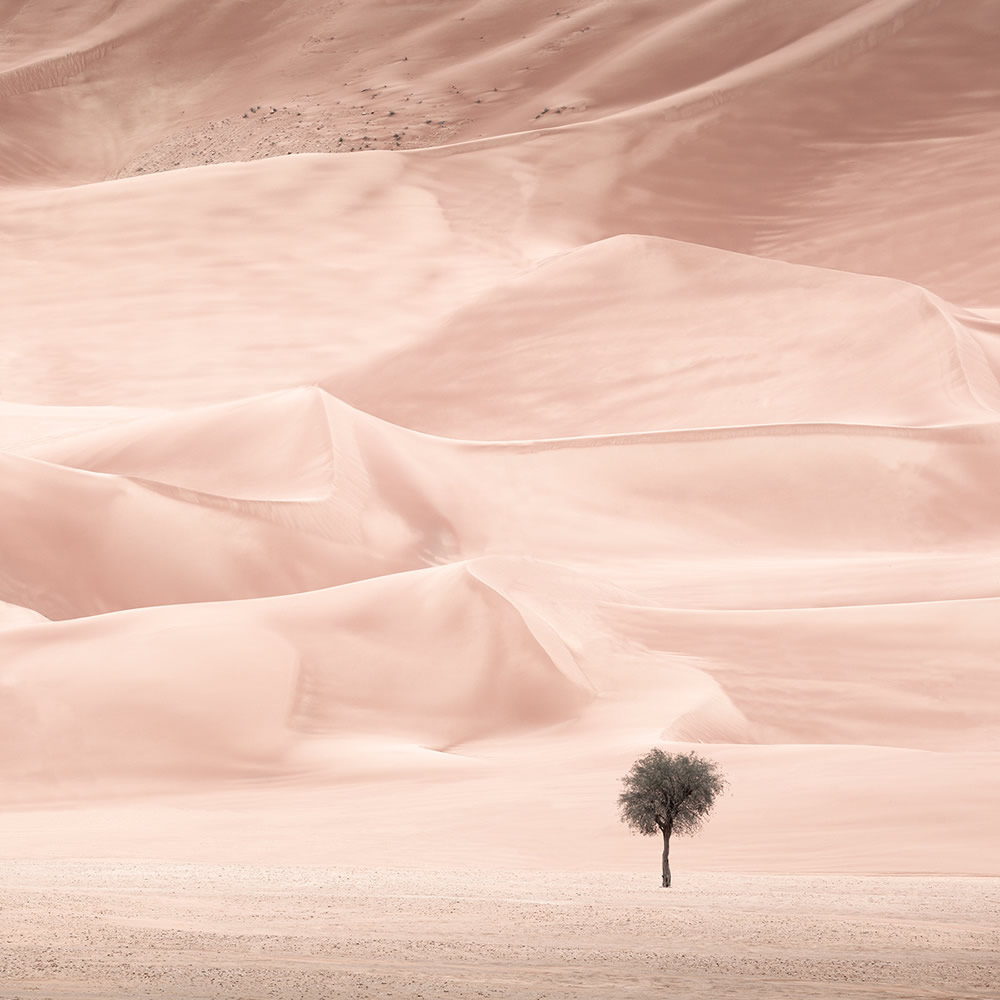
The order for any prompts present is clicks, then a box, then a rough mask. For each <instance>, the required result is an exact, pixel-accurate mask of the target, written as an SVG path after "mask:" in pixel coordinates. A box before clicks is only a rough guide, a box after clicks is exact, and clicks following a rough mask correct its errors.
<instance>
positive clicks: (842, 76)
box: [0, 0, 1000, 875]
mask: <svg viewBox="0 0 1000 1000" xmlns="http://www.w3.org/2000/svg"><path fill="white" fill-rule="evenodd" d="M998 50H1000V10H998V6H997V3H996V0H963V2H962V3H941V2H933V0H801V2H798V3H787V2H779V0H657V2H652V0H616V2H615V3H605V2H599V0H569V2H567V3H565V4H558V3H553V4H551V5H546V6H544V7H542V6H540V5H537V4H524V3H515V2H513V0H491V2H488V3H475V4H473V3H464V2H457V0H439V2H437V3H434V4H429V5H428V4H414V3H402V2H386V3H380V4H372V3H370V2H365V0H341V2H337V3H333V2H330V3H319V4H313V5H301V4H296V3H291V2H288V0H281V2H264V0H217V2H213V3H211V4H205V3H195V2H190V0H156V2H150V0H125V2H121V3H106V2H103V0H82V2H77V3H74V4H70V5H66V4H57V3H54V2H49V0H45V2H42V3H26V4H19V5H13V6H9V9H7V10H6V11H5V12H0V120H2V121H3V128H2V129H0V214H2V218H3V232H4V238H3V240H2V241H0V301H2V303H3V307H2V315H3V321H2V323H0V807H2V808H3V809H4V810H5V817H4V821H3V822H4V824H5V829H6V830H7V831H8V834H6V835H5V838H6V839H5V841H4V844H5V847H4V848H3V853H4V854H5V855H10V856H18V857H30V856H33V855H44V856H67V857H79V856H88V855H90V854H95V853H96V854H99V855H101V856H109V857H134V856H143V852H147V853H149V852H151V853H152V854H153V855H155V856H157V857H170V858H185V859H186V858H192V857H195V858H197V857H199V854H198V851H199V850H200V849H201V848H199V846H198V845H199V844H200V845H204V844H206V843H211V844H214V845H216V846H213V847H211V848H210V851H211V852H214V853H213V859H214V860H220V859H221V860H227V861H235V862H238V861H240V860H241V859H243V858H252V859H255V860H260V858H261V857H262V852H263V853H264V854H268V852H270V854H268V858H269V860H271V861H274V862H275V863H284V861H285V860H287V857H288V853H289V852H294V851H300V852H301V858H302V859H303V860H304V861H307V862H309V863H312V862H318V861H320V860H323V853H324V850H325V847H324V845H325V844H326V843H327V841H326V839H325V838H326V837H327V836H329V837H330V838H331V842H335V843H336V844H337V850H338V852H340V854H339V857H338V860H342V861H343V860H345V859H346V863H365V864H367V863H372V861H373V859H376V860H378V850H377V849H376V847H375V846H374V845H373V843H372V841H371V830H372V829H373V828H375V827H384V826H390V827H393V828H394V829H396V830H397V831H399V830H405V831H406V835H405V837H404V839H405V844H400V845H399V847H400V850H401V851H402V852H403V854H404V858H405V859H409V860H411V861H413V862H414V863H433V864H439V865H440V864H447V863H450V862H451V861H452V860H454V859H455V858H461V859H462V861H463V863H474V864H478V863H479V862H480V861H481V860H482V859H481V858H479V859H478V860H477V855H479V854H480V852H482V854H484V855H485V856H486V857H487V858H492V859H493V862H491V863H496V864H501V863H517V864H527V865H529V866H540V867H546V866H548V867H557V868H558V867H565V866H566V865H575V866H577V867H580V868H594V869H606V870H614V869H620V868H623V867H624V868H629V869H637V868H638V867H640V866H641V865H644V864H646V854H647V853H648V844H647V845H643V844H641V843H637V842H636V841H634V840H632V839H630V837H629V835H628V833H627V832H626V831H625V830H624V829H623V828H621V827H620V825H619V824H618V823H617V820H616V815H615V797H616V794H617V790H618V789H617V779H618V778H619V777H620V775H621V774H623V773H624V771H625V770H626V769H627V767H628V766H629V764H630V762H631V761H632V759H633V758H634V757H635V756H636V755H637V754H638V753H639V752H641V751H644V750H646V749H648V748H649V746H651V745H653V744H654V743H657V742H664V744H665V745H673V746H677V747H687V746H691V745H697V746H699V747H700V749H701V750H702V751H704V752H705V753H708V754H710V755H712V756H715V757H717V758H718V759H719V760H720V761H721V762H722V763H723V766H724V769H725V770H726V772H727V773H728V775H729V777H730V781H731V785H732V794H731V795H729V796H727V797H726V798H725V799H724V800H723V801H722V802H721V804H720V806H719V808H718V810H717V813H716V815H715V816H714V817H713V819H712V821H711V823H710V824H709V825H708V827H707V828H706V830H705V833H704V834H703V836H702V837H700V838H699V840H698V841H697V843H695V844H692V845H691V846H690V847H687V848H685V850H686V851H688V852H689V853H688V855H687V857H688V858H689V859H690V863H692V864H697V865H700V866H701V867H703V868H706V869H711V868H713V867H715V868H719V869H728V870H743V871H746V870H753V871H770V872H801V871H843V872H854V873H872V872H879V873H884V872H911V873H939V874H955V873H962V874H973V875H1000V862H998V860H997V852H996V849H995V843H994V841H995V824H994V822H993V821H994V820H995V813H996V809H997V803H998V802H1000V715H998V712H997V704H998V703H1000V506H998V504H997V497H998V495H1000V210H998V208H1000V202H998V196H997V180H996V174H997V170H996V164H997V163H998V162H1000V59H998V58H997V52H998ZM390 801H391V802H392V803H393V805H392V806H391V807H390V805H389V802H390ZM175 809H176V810H177V812H176V813H174V812H172V810H175ZM165 816H167V817H172V820H171V821H170V822H168V821H167V820H165V819H164V817H165ZM400 816H404V817H405V820H400V818H399V817H400ZM570 817H572V826H573V831H574V832H573V838H572V839H573V843H572V845H567V843H566V824H567V822H568V821H569V818H570ZM8 821H9V822H8ZM172 822H176V826H172V825H171V823H172ZM262 830H263V831H266V832H267V837H268V838H270V839H268V840H267V845H268V846H267V847H266V850H265V848H264V847H262V846H261V843H258V842H257V840H258V839H259V837H260V836H263V835H262V834H261V833H260V831H262ZM223 842H224V843H225V848H224V849H223V847H221V846H218V845H220V844H223ZM150 845H152V846H150ZM219 852H223V853H224V855H225V856H224V857H221V855H220V854H219ZM297 856H299V855H297ZM325 860H326V861H327V862H328V861H329V859H328V858H327V859H325ZM397 861H399V863H402V861H400V860H399V859H397Z"/></svg>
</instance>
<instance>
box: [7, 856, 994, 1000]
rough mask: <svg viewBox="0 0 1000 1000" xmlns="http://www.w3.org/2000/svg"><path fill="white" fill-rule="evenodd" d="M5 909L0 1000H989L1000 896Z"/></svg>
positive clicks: (544, 888) (730, 879)
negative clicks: (615, 999) (662, 999)
mask: <svg viewBox="0 0 1000 1000" xmlns="http://www.w3.org/2000/svg"><path fill="white" fill-rule="evenodd" d="M654 868H655V866H654ZM650 876H654V877H650ZM0 907H2V909H0V933H2V934H3V938H4V942H5V954H4V963H5V970H6V975H5V980H4V982H3V984H2V985H0V996H2V997H4V998H5V1000H13V998H18V997H52V998H60V1000H61V998H66V1000H98V998H106V1000H112V998H118V997H123V998H124V997H128V998H132V997H175V998H178V1000H195V998H197V1000H215V998H233V1000H237V998H238V1000H251V998H258V997H260V998H265V997H281V998H285V997H300V998H302V1000H326V998H341V997H343V998H348V997H402V998H408V1000H409V998H418V997H423V998H428V1000H429V998H434V1000H438V998H444V997H463V998H464V997H468V998H477V997H482V998H505V1000H507V998H518V1000H527V998H532V1000H536V998H541V1000H547V998H549V997H553V998H569V997H612V996H628V997H654V996H664V995H671V996H682V997H686V998H691V1000H708V998H712V997H732V998H738V997H759V998H762V1000H763V998H768V997H788V998H814V997H817V998H818V997H823V998H832V997H858V998H885V1000H889V998H898V1000H906V998H914V1000H917V998H920V1000H925V998H926V1000H930V998H934V1000H959V998H969V1000H971V998H984V1000H985V998H991V997H996V995H997V992H996V986H997V980H996V966H995V961H994V959H995V955H996V952H997V949H998V948H1000V928H998V926H997V923H996V919H995V918H996V914H997V910H998V907H1000V886H998V884H997V880H995V879H976V878H940V877H933V876H927V877H920V878H912V877H909V878H899V877H896V878H891V877H878V876H869V877H859V876H839V877H822V876H792V875H784V876H782V875H749V874H725V875H723V874H714V875H711V874H695V873H687V874H684V875H683V876H682V877H680V878H679V879H678V880H677V883H676V885H675V886H674V887H673V888H672V889H671V890H658V889H657V885H656V878H655V870H654V871H652V872H651V873H650V874H649V875H647V876H643V875H635V874H622V873H619V872H615V873H608V872H598V871H594V872H588V873H586V874H580V873H565V872H532V871H524V870H521V871H505V870H503V869H497V868H491V867H477V868H469V869H461V868H449V869H443V870H442V869H422V870H414V869H394V868H392V867H391V866H386V867H382V868H364V869H357V868H329V867H273V866H269V865H254V866H241V865H204V864H149V863H146V864H134V863H128V862H79V863H62V864H58V863H16V864H12V865H10V866H9V867H8V869H7V872H6V875H5V884H4V887H3V889H2V890H0Z"/></svg>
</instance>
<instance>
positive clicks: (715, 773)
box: [618, 747, 726, 837]
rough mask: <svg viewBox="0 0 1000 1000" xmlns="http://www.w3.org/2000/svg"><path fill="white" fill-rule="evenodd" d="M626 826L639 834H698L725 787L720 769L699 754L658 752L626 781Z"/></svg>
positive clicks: (620, 800)
mask: <svg viewBox="0 0 1000 1000" xmlns="http://www.w3.org/2000/svg"><path fill="white" fill-rule="evenodd" d="M622 783H623V785H624V791H623V792H622V793H621V795H619V797H618V805H619V806H620V807H621V815H622V822H624V823H626V824H627V825H628V826H630V827H631V828H632V829H633V830H635V831H636V832H637V833H641V834H645V835H647V836H650V835H652V834H655V833H657V832H662V833H663V834H664V835H665V836H667V837H669V835H670V834H671V833H679V834H689V833H695V832H696V831H697V830H698V829H699V828H700V827H701V824H702V822H703V821H704V819H705V817H706V816H707V815H708V813H709V812H711V809H712V806H713V805H714V804H715V800H716V798H718V796H719V795H720V794H721V793H722V792H723V790H724V789H725V787H726V779H725V778H724V777H723V775H722V772H721V770H720V769H719V765H718V764H717V763H716V762H715V761H713V760H707V759H706V758H704V757H699V756H698V755H697V754H696V753H693V752H689V753H676V754H669V753H664V752H663V751H662V750H661V749H660V748H659V747H654V748H653V749H652V750H650V751H649V753H647V754H645V755H644V756H642V757H640V758H639V759H638V760H637V761H636V762H635V763H634V764H633V765H632V769H631V770H630V771H629V773H628V774H626V775H625V777H624V778H623V779H622Z"/></svg>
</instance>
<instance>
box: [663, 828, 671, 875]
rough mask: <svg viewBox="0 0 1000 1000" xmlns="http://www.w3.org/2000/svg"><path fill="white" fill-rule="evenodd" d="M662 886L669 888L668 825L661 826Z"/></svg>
mask: <svg viewBox="0 0 1000 1000" xmlns="http://www.w3.org/2000/svg"><path fill="white" fill-rule="evenodd" d="M663 888H664V889H669V888H670V827H669V826H665V827H664V828H663Z"/></svg>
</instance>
